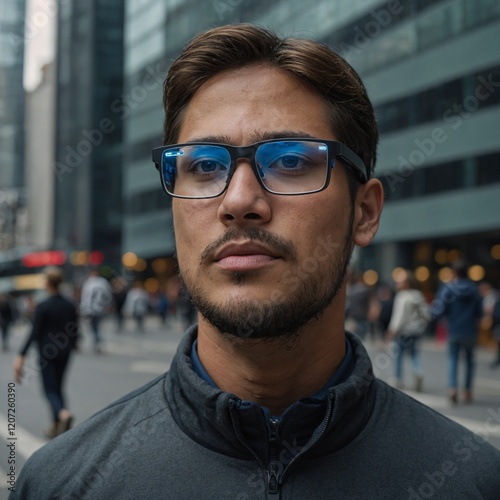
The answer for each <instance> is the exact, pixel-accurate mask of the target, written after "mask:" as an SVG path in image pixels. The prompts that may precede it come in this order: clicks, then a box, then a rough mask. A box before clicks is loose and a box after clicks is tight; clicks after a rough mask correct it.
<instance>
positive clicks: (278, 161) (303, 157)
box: [162, 141, 328, 197]
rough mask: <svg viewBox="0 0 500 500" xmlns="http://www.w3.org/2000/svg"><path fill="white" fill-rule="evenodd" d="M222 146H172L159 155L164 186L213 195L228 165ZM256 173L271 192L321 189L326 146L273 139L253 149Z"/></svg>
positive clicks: (196, 194)
mask: <svg viewBox="0 0 500 500" xmlns="http://www.w3.org/2000/svg"><path fill="white" fill-rule="evenodd" d="M231 162H232V158H231V154H230V152H229V151H228V149H226V148H225V147H224V146H217V145H209V144H204V145H187V146H182V147H173V148H169V149H167V150H165V151H164V153H163V155H162V173H163V178H164V182H165V185H166V187H167V190H168V191H169V192H170V193H172V194H175V195H178V196H187V197H191V196H192V197H204V196H216V195H218V194H220V193H222V191H223V190H224V188H225V186H226V183H227V178H228V175H229V172H230V169H231ZM255 163H256V167H257V174H258V176H259V177H260V179H261V182H262V184H263V185H264V186H265V187H266V188H267V189H268V190H269V191H271V192H274V193H284V194H294V193H297V194H300V193H307V192H313V191H317V190H320V189H322V188H323V187H324V185H325V183H326V179H327V175H328V169H327V166H328V147H327V145H326V144H323V143H320V142H310V141H274V142H268V143H263V144H260V145H259V146H258V148H257V151H256V153H255Z"/></svg>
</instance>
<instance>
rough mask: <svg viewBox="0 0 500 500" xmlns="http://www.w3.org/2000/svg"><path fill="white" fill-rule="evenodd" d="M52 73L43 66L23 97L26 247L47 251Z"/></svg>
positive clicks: (51, 233)
mask: <svg viewBox="0 0 500 500" xmlns="http://www.w3.org/2000/svg"><path fill="white" fill-rule="evenodd" d="M54 69H55V68H54V64H53V63H50V64H47V65H45V66H44V67H43V69H42V79H41V81H40V83H39V84H38V86H37V87H36V88H34V89H33V90H31V91H30V92H27V94H26V124H25V130H26V141H25V178H26V206H27V210H28V223H29V230H28V234H29V235H30V238H29V243H30V245H31V246H32V247H33V249H36V250H49V249H50V248H52V245H53V242H54V189H55V180H56V178H55V176H54V172H53V169H52V166H53V164H54V132H55V120H54V119H55V96H56V93H55V78H54ZM42 117H43V127H42V126H41V118H42Z"/></svg>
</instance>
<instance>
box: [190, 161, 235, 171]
mask: <svg viewBox="0 0 500 500" xmlns="http://www.w3.org/2000/svg"><path fill="white" fill-rule="evenodd" d="M225 169H226V167H225V166H224V165H223V164H222V163H220V162H219V161H216V160H198V161H196V162H194V163H193V164H192V165H191V167H190V169H189V170H190V171H191V172H193V173H196V174H210V173H213V172H218V171H222V170H225Z"/></svg>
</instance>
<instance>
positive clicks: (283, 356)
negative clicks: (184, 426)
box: [198, 311, 345, 415]
mask: <svg viewBox="0 0 500 500" xmlns="http://www.w3.org/2000/svg"><path fill="white" fill-rule="evenodd" d="M332 312H333V311H327V312H326V313H325V314H324V316H323V317H322V318H321V320H320V321H318V322H317V323H315V324H314V325H312V326H309V327H306V328H304V330H303V331H302V333H301V334H300V336H299V337H298V338H297V339H296V340H295V341H291V342H290V345H289V346H288V345H286V344H285V343H284V342H283V340H282V339H277V340H276V341H271V342H270V341H266V342H263V341H259V340H248V339H241V340H239V339H237V340H236V341H233V340H232V339H231V340H230V339H228V338H227V337H225V336H223V335H221V334H220V333H219V332H218V331H217V330H215V329H214V328H213V327H212V326H211V325H209V324H208V323H206V322H205V321H204V320H203V318H201V317H200V318H199V324H198V356H199V358H200V361H201V363H202V364H203V366H204V368H205V370H206V371H207V373H208V374H209V375H210V377H211V378H212V380H213V381H214V382H215V384H216V385H217V386H218V387H219V388H220V389H222V390H224V391H227V392H232V393H233V394H236V395H237V396H238V397H239V398H241V399H243V400H247V401H253V402H255V403H258V404H260V405H261V406H265V407H267V408H269V409H270V411H271V413H272V414H273V415H281V414H282V413H283V412H284V411H285V410H286V408H288V406H290V405H291V404H292V403H294V402H295V401H298V400H299V399H302V398H305V397H309V396H312V395H313V394H315V393H316V392H317V391H319V390H320V389H321V388H322V387H323V386H324V385H325V384H326V383H327V382H328V380H329V379H330V378H331V377H332V375H333V374H334V373H335V371H336V370H337V369H338V367H339V366H340V364H341V363H342V360H343V359H344V356H345V337H344V335H345V334H344V329H343V319H342V318H343V316H342V314H341V315H340V316H338V315H337V316H336V317H335V319H333V318H332V317H331V316H332ZM339 320H340V321H339Z"/></svg>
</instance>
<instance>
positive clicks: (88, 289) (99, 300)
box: [80, 268, 113, 353]
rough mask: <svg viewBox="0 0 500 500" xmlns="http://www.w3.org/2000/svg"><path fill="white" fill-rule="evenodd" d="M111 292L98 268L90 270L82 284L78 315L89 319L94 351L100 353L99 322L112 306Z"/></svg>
mask: <svg viewBox="0 0 500 500" xmlns="http://www.w3.org/2000/svg"><path fill="white" fill-rule="evenodd" d="M112 300H113V297H112V291H111V286H110V285H109V283H108V281H107V280H106V279H105V278H103V277H102V276H101V275H100V273H99V269H98V268H92V269H91V270H90V272H89V276H88V278H87V279H86V280H85V282H84V283H83V287H82V295H81V302H80V314H81V315H82V316H85V317H87V318H89V320H90V328H91V330H92V334H93V336H94V350H95V352H97V353H99V352H101V341H102V339H101V332H100V323H101V320H102V318H103V316H104V314H105V313H106V311H107V310H108V309H109V307H110V306H111V304H112Z"/></svg>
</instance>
